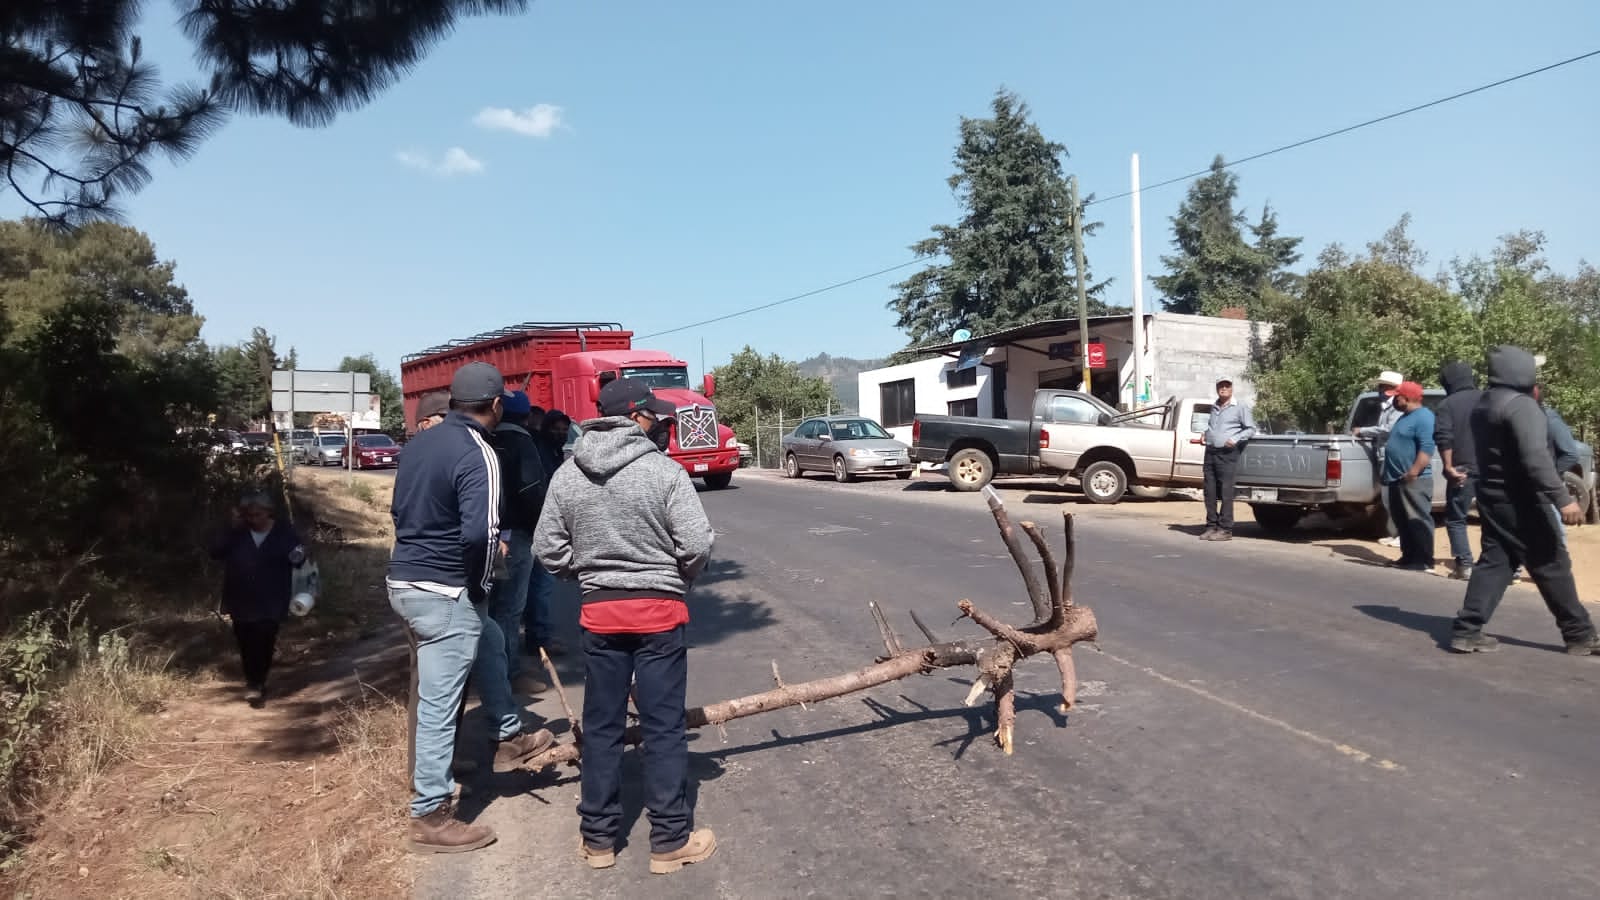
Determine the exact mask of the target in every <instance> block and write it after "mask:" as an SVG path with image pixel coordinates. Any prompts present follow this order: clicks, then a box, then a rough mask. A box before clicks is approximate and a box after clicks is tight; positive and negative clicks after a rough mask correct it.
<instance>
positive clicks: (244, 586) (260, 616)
mask: <svg viewBox="0 0 1600 900" xmlns="http://www.w3.org/2000/svg"><path fill="white" fill-rule="evenodd" d="M296 550H298V551H300V552H299V553H298V554H297V553H295V551H296ZM304 554H305V548H304V546H303V545H302V542H301V540H300V535H298V534H296V533H295V530H294V528H293V527H292V526H291V525H289V523H287V522H282V521H279V522H275V523H274V524H273V526H272V530H271V531H269V532H267V537H266V539H265V540H263V541H262V542H261V546H259V547H258V546H256V542H255V538H253V537H251V535H250V529H248V528H245V527H243V526H235V527H233V528H230V529H228V531H227V532H225V533H223V534H221V535H219V536H218V537H217V539H216V540H215V541H213V542H212V544H211V558H212V559H219V560H221V561H222V565H223V574H222V611H223V612H225V613H227V614H228V615H230V616H232V617H233V618H234V620H235V621H239V622H281V621H283V619H284V617H286V616H288V615H289V595H290V592H291V591H292V590H293V586H294V569H295V567H296V565H297V563H296V562H295V558H296V557H298V558H299V560H300V562H302V563H303V562H304V561H305V556H304Z"/></svg>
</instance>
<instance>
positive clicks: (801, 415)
mask: <svg viewBox="0 0 1600 900" xmlns="http://www.w3.org/2000/svg"><path fill="white" fill-rule="evenodd" d="M826 415H846V413H845V411H844V410H842V409H840V408H839V407H837V406H835V407H832V408H829V409H818V410H814V411H811V412H794V411H787V412H786V411H783V410H774V409H765V410H764V409H757V410H756V418H755V424H754V426H752V427H751V428H749V429H746V430H747V431H750V432H751V434H749V435H746V434H744V433H742V432H741V433H740V434H739V440H740V441H742V442H744V443H745V444H746V445H747V446H748V447H749V448H750V452H751V459H750V463H749V465H750V467H751V468H759V469H776V468H778V467H779V466H781V465H783V438H784V435H787V434H790V433H791V432H793V431H794V429H795V426H797V425H799V424H800V423H801V422H804V421H805V420H806V419H809V418H812V417H813V416H826Z"/></svg>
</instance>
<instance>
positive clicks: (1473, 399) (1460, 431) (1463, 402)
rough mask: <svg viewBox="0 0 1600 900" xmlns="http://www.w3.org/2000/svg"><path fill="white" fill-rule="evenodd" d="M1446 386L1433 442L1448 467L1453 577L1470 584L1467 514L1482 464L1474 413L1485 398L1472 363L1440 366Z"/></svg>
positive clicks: (1446, 502)
mask: <svg viewBox="0 0 1600 900" xmlns="http://www.w3.org/2000/svg"><path fill="white" fill-rule="evenodd" d="M1439 381H1440V383H1442V384H1443V385H1444V389H1445V398H1444V402H1442V403H1440V404H1439V408H1438V412H1437V413H1435V415H1434V423H1433V442H1434V444H1436V445H1437V446H1438V449H1439V460H1440V461H1441V462H1442V463H1443V464H1444V470H1443V471H1444V477H1445V494H1444V531H1445V534H1447V535H1449V537H1450V556H1451V557H1452V558H1454V560H1455V567H1454V568H1453V569H1452V570H1451V572H1450V577H1451V578H1454V579H1456V580H1457V581H1466V580H1468V579H1470V578H1471V577H1472V541H1471V540H1469V539H1468V537H1467V513H1469V512H1471V511H1472V498H1473V496H1474V495H1475V494H1476V493H1477V482H1476V481H1475V480H1474V479H1475V478H1476V476H1477V469H1478V461H1477V454H1476V453H1475V452H1474V451H1473V446H1472V411H1473V409H1475V408H1476V407H1477V405H1478V400H1479V399H1481V398H1482V397H1483V391H1480V390H1478V376H1477V375H1476V374H1475V373H1474V372H1473V371H1472V366H1471V365H1470V364H1468V363H1464V362H1460V361H1459V360H1458V361H1456V362H1449V363H1445V364H1444V365H1443V366H1440V367H1439Z"/></svg>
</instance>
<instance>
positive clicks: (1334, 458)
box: [1326, 449, 1344, 486]
mask: <svg viewBox="0 0 1600 900" xmlns="http://www.w3.org/2000/svg"><path fill="white" fill-rule="evenodd" d="M1326 475H1327V480H1328V484H1329V485H1330V486H1332V485H1336V484H1338V483H1339V481H1340V480H1341V479H1343V478H1344V460H1342V459H1340V458H1339V451H1338V449H1333V450H1329V451H1328V468H1327V471H1326Z"/></svg>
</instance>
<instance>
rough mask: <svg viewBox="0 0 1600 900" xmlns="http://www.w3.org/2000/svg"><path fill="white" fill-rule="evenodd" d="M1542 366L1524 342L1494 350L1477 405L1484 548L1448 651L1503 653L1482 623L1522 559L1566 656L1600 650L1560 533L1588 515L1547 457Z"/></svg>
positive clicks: (1474, 416)
mask: <svg viewBox="0 0 1600 900" xmlns="http://www.w3.org/2000/svg"><path fill="white" fill-rule="evenodd" d="M1536 368H1537V367H1536V365H1535V363H1534V360H1533V355H1532V354H1531V353H1529V352H1527V351H1526V350H1523V349H1521V348H1520V347H1510V346H1503V347H1496V348H1495V349H1494V350H1492V351H1490V353H1489V389H1488V390H1487V391H1484V393H1483V398H1482V399H1481V400H1479V401H1478V406H1477V408H1476V409H1474V410H1473V411H1472V443H1473V449H1474V451H1475V452H1476V454H1477V462H1478V471H1479V473H1480V474H1479V476H1478V517H1479V518H1480V519H1481V520H1482V522H1483V538H1482V544H1483V546H1482V552H1481V553H1480V554H1479V556H1478V564H1477V565H1476V566H1474V567H1473V569H1472V578H1471V580H1470V581H1469V582H1468V583H1467V596H1466V599H1465V600H1464V601H1463V602H1462V607H1461V611H1460V612H1459V613H1457V614H1456V620H1455V623H1454V624H1453V626H1452V628H1451V632H1452V633H1451V639H1450V649H1451V650H1453V651H1455V652H1457V653H1475V652H1484V651H1489V650H1495V649H1498V645H1499V642H1498V641H1496V640H1495V639H1494V638H1492V637H1489V636H1488V635H1486V634H1484V633H1483V627H1484V626H1485V625H1487V624H1488V623H1489V618H1490V617H1491V616H1493V615H1494V611H1495V607H1497V606H1499V605H1500V600H1501V598H1502V597H1504V596H1505V592H1506V588H1507V587H1508V586H1510V584H1511V573H1512V570H1513V569H1514V568H1515V567H1516V566H1518V565H1525V566H1527V567H1528V574H1529V575H1530V576H1532V577H1533V583H1534V584H1536V585H1538V587H1539V594H1540V596H1542V597H1543V598H1544V603H1545V606H1547V607H1549V609H1550V612H1551V613H1552V614H1553V615H1554V616H1555V617H1556V625H1557V626H1558V627H1560V629H1561V637H1562V639H1563V640H1564V641H1565V642H1566V645H1567V652H1568V653H1570V654H1572V655H1574V656H1589V655H1591V654H1600V639H1597V638H1596V636H1595V630H1594V623H1593V622H1592V621H1590V619H1589V611H1588V610H1586V609H1584V606H1583V603H1582V602H1581V601H1580V600H1579V599H1578V586H1577V583H1576V582H1575V581H1574V580H1573V577H1572V557H1570V556H1568V555H1567V543H1566V540H1565V538H1564V537H1563V536H1562V534H1561V526H1560V522H1562V521H1565V522H1566V523H1567V524H1569V525H1576V524H1578V522H1579V521H1580V519H1581V518H1582V516H1581V513H1580V512H1579V509H1578V504H1576V503H1574V502H1573V500H1572V497H1571V496H1570V495H1569V494H1568V493H1567V488H1566V485H1564V484H1562V483H1561V476H1560V475H1558V474H1556V466H1555V459H1554V457H1552V456H1551V455H1550V426H1549V423H1548V422H1547V421H1546V420H1545V415H1544V411H1543V410H1542V409H1540V408H1539V402H1538V401H1537V400H1535V399H1533V383H1534V375H1535V371H1536Z"/></svg>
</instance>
